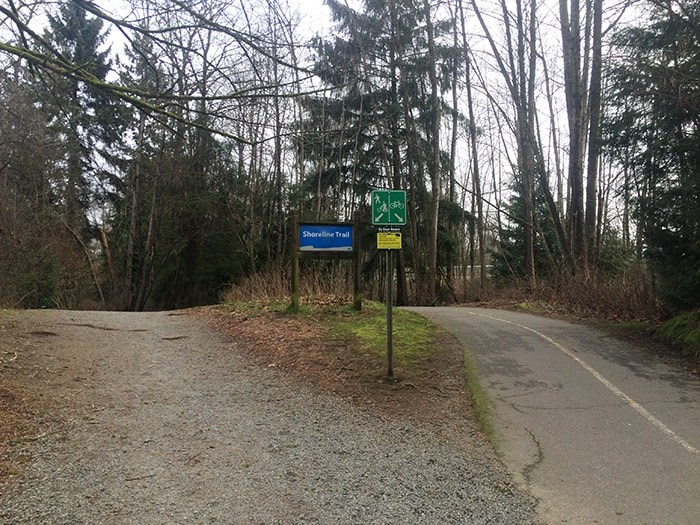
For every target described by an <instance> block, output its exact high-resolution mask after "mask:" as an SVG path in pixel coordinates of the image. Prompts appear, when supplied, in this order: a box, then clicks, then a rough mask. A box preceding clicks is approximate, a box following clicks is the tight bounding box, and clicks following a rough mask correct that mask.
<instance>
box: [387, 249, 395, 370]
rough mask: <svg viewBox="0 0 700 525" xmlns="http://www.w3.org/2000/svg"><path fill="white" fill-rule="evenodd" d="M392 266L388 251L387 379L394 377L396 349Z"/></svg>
mask: <svg viewBox="0 0 700 525" xmlns="http://www.w3.org/2000/svg"><path fill="white" fill-rule="evenodd" d="M391 270H392V265H391V250H387V251H386V356H387V365H388V366H387V377H389V379H392V378H393V377H394V348H393V338H392V335H393V331H394V330H393V326H392V325H393V319H392V311H391V308H392V303H393V301H392V299H391V289H392V288H393V287H392V282H391V281H392V280H393V279H392V275H391V274H392V271H391Z"/></svg>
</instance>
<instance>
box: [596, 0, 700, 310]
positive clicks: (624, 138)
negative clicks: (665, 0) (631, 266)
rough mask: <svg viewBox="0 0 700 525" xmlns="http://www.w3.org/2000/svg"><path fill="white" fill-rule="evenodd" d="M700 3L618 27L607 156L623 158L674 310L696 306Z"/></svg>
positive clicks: (699, 279) (699, 290)
mask: <svg viewBox="0 0 700 525" xmlns="http://www.w3.org/2000/svg"><path fill="white" fill-rule="evenodd" d="M698 14H700V3H697V2H691V3H689V4H687V5H686V6H684V11H683V13H682V14H678V15H677V14H676V13H672V11H670V10H666V9H665V8H664V9H662V8H658V9H657V10H655V11H654V13H653V15H654V16H653V22H652V23H650V24H648V25H646V26H644V27H633V28H628V29H625V30H622V31H619V32H618V33H617V34H616V35H615V38H614V44H615V45H616V47H617V51H618V52H617V53H613V54H611V56H619V57H624V58H621V59H619V60H617V61H612V63H611V64H610V68H609V77H610V79H611V82H610V84H611V91H610V94H609V99H608V103H609V106H610V109H609V111H608V112H607V113H608V117H607V120H606V122H605V130H606V137H607V139H606V147H607V151H608V154H609V155H610V156H612V157H613V158H616V159H618V160H619V161H620V162H622V163H624V165H625V167H626V170H627V171H626V176H627V177H628V179H629V182H628V184H627V185H626V188H633V189H634V190H635V192H634V193H633V194H632V195H630V197H629V198H630V199H631V201H632V203H633V205H634V212H635V216H636V219H637V224H638V226H637V227H638V228H639V230H640V232H641V233H642V235H643V244H644V246H645V247H646V252H645V255H646V257H647V258H648V261H649V263H650V266H651V268H652V270H653V271H654V273H655V274H656V277H657V285H658V292H659V295H660V297H661V298H662V300H663V301H664V302H665V304H666V305H667V306H668V307H669V308H670V309H671V310H675V311H678V310H687V309H693V308H697V307H698V306H700V198H698V196H699V195H700V120H699V119H698V115H700V97H699V96H698V94H700V81H698V79H699V78H700V61H699V60H698V58H697V57H698V56H700V40H698V36H697V35H698V30H699V29H700V24H698V22H697V21H698V20H699V18H698Z"/></svg>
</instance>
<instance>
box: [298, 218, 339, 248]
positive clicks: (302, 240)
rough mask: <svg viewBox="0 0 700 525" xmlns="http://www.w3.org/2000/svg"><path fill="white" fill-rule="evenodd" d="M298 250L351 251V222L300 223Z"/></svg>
mask: <svg viewBox="0 0 700 525" xmlns="http://www.w3.org/2000/svg"><path fill="white" fill-rule="evenodd" d="M299 250H300V251H304V252H352V224H347V225H345V224H300V225H299Z"/></svg>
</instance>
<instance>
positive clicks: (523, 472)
mask: <svg viewBox="0 0 700 525" xmlns="http://www.w3.org/2000/svg"><path fill="white" fill-rule="evenodd" d="M415 310H416V311H418V312H420V313H422V314H424V315H426V316H427V317H430V318H432V319H434V320H435V321H437V322H439V323H440V324H442V325H444V326H445V327H446V328H447V329H448V330H450V331H451V332H453V333H454V334H455V335H456V336H457V337H459V338H460V340H461V341H462V342H463V344H464V345H465V346H466V347H467V348H468V349H469V350H470V351H471V353H472V355H473V356H474V358H475V361H476V365H477V369H478V371H479V374H480V376H481V378H482V381H483V385H484V387H485V388H486V390H487V392H488V393H489V394H490V397H491V399H492V401H493V402H494V405H495V423H496V429H497V433H498V437H499V440H500V445H501V449H502V452H503V457H504V461H505V462H506V464H507V465H508V466H509V467H510V468H511V470H512V471H513V472H514V475H515V476H516V479H518V480H519V481H520V482H522V483H525V484H526V485H527V486H528V487H529V489H530V490H531V491H532V493H533V494H534V495H535V496H536V497H538V498H539V499H540V512H541V514H542V516H543V518H544V519H545V520H546V521H547V522H549V523H575V524H587V523H605V524H644V523H646V524H656V523H658V524H669V525H670V524H673V525H681V524H695V525H697V524H700V450H699V449H700V380H699V379H698V378H697V377H694V376H692V375H690V374H687V373H685V372H683V371H682V370H679V369H677V368H675V367H674V366H672V365H669V364H665V363H664V362H662V361H660V360H659V359H658V358H656V357H654V356H652V355H649V353H648V352H645V351H643V350H640V349H636V348H635V347H633V346H631V345H629V344H626V343H622V342H620V341H617V340H615V339H613V338H611V337H608V336H606V335H604V334H603V333H601V332H599V331H597V330H594V329H591V328H589V327H586V326H582V325H577V324H571V323H568V322H564V321H558V320H552V319H546V318H541V317H536V316H532V315H527V314H522V313H514V312H506V311H497V310H487V309H480V308H459V307H454V308H416V309H415Z"/></svg>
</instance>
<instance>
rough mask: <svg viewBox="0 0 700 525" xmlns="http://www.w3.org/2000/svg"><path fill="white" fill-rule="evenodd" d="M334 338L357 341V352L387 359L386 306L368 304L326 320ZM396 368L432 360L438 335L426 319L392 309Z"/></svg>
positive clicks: (408, 366) (412, 313) (366, 302)
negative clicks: (434, 343)
mask: <svg viewBox="0 0 700 525" xmlns="http://www.w3.org/2000/svg"><path fill="white" fill-rule="evenodd" d="M326 322H327V323H328V325H329V329H330V333H331V334H332V336H333V337H336V338H338V339H339V340H342V341H345V342H354V343H356V344H355V345H350V346H351V347H355V348H356V349H357V350H358V351H361V352H365V353H368V354H371V355H372V356H374V357H377V358H384V357H385V356H386V349H387V332H386V307H385V306H384V305H382V304H380V303H375V302H370V301H365V302H364V303H363V307H362V311H361V312H354V311H348V310H345V311H343V312H341V314H340V315H335V316H329V317H328V318H327V319H326ZM392 326H393V332H392V334H393V337H392V343H393V345H392V346H393V356H394V366H395V367H397V368H399V369H404V370H405V369H408V368H410V367H411V366H412V365H414V364H416V363H418V362H420V361H422V360H423V359H425V358H427V357H429V356H430V355H431V354H432V352H433V350H434V347H433V342H434V341H435V338H436V336H437V333H438V329H437V327H436V326H435V325H434V324H432V323H431V322H430V321H428V320H427V319H426V318H424V317H422V316H420V315H418V314H416V313H414V312H409V311H406V310H400V309H395V310H393V322H392Z"/></svg>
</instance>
